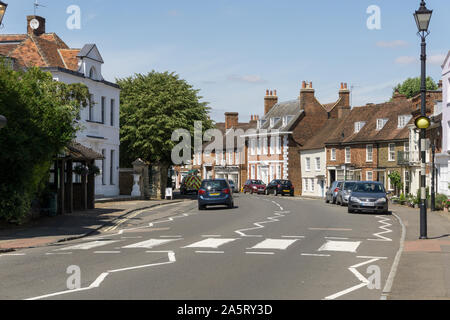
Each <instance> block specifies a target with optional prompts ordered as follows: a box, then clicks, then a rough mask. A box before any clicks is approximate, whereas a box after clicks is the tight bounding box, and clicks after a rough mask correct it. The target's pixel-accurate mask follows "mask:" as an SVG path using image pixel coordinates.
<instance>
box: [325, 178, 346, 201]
mask: <svg viewBox="0 0 450 320" xmlns="http://www.w3.org/2000/svg"><path fill="white" fill-rule="evenodd" d="M343 183H344V181H335V182H333V183H332V184H331V187H330V188H329V189H328V190H327V193H326V195H325V202H326V203H332V204H336V198H337V195H338V192H339V190H340V189H341V187H342V184H343Z"/></svg>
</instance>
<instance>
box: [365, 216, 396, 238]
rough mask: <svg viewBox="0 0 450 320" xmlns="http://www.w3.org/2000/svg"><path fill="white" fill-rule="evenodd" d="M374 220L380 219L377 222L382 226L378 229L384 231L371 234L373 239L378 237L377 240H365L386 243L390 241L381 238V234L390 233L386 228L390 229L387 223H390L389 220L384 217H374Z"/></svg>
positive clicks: (390, 225)
mask: <svg viewBox="0 0 450 320" xmlns="http://www.w3.org/2000/svg"><path fill="white" fill-rule="evenodd" d="M376 218H378V219H381V220H379V221H378V222H379V223H381V224H383V225H382V226H381V227H379V228H380V229H382V230H384V231H383V232H379V233H374V234H373V235H374V236H375V237H378V239H367V240H369V241H387V242H390V241H392V239H390V238H387V237H385V236H382V234H386V233H392V230H391V229H389V228H388V227H392V224H391V223H388V222H387V221H391V219H389V218H386V217H384V216H376Z"/></svg>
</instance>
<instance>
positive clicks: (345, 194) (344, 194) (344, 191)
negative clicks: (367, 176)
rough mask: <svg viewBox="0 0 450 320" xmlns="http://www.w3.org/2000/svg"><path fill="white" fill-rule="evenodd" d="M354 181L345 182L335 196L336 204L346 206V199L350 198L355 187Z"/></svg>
mask: <svg viewBox="0 0 450 320" xmlns="http://www.w3.org/2000/svg"><path fill="white" fill-rule="evenodd" d="M355 184H356V181H345V182H344V183H343V184H342V187H341V188H340V189H339V192H338V194H337V196H336V204H338V205H341V206H346V205H348V199H349V198H350V193H351V190H352V189H353V187H354V186H355Z"/></svg>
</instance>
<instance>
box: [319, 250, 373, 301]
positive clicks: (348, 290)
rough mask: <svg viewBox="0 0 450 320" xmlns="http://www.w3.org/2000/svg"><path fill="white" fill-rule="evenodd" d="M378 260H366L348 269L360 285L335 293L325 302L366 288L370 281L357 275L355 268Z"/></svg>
mask: <svg viewBox="0 0 450 320" xmlns="http://www.w3.org/2000/svg"><path fill="white" fill-rule="evenodd" d="M378 260H380V259H378V258H374V259H370V260H368V261H366V262H362V263H358V264H356V265H354V266H351V267H350V268H348V269H349V270H350V271H351V272H352V273H353V274H354V275H355V276H356V278H358V280H359V281H361V282H362V283H361V284H358V285H356V286H353V287H351V288H348V289H345V290H343V291H340V292H338V293H335V294H333V295H331V296H328V297H326V298H325V300H334V299H337V298H339V297H342V296H343V295H346V294H348V293H350V292H353V291H355V290H358V289H361V288H364V287H367V285H368V284H369V283H370V281H369V280H368V279H366V278H365V277H364V276H363V275H362V274H361V273H359V272H358V270H356V268H359V267H361V266H364V265H367V264H370V263H373V262H376V261H378Z"/></svg>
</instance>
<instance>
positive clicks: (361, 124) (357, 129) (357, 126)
mask: <svg viewBox="0 0 450 320" xmlns="http://www.w3.org/2000/svg"><path fill="white" fill-rule="evenodd" d="M365 125H366V123H365V122H364V121H359V122H355V133H358V132H360V131H361V129H362V128H364V126H365Z"/></svg>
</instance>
